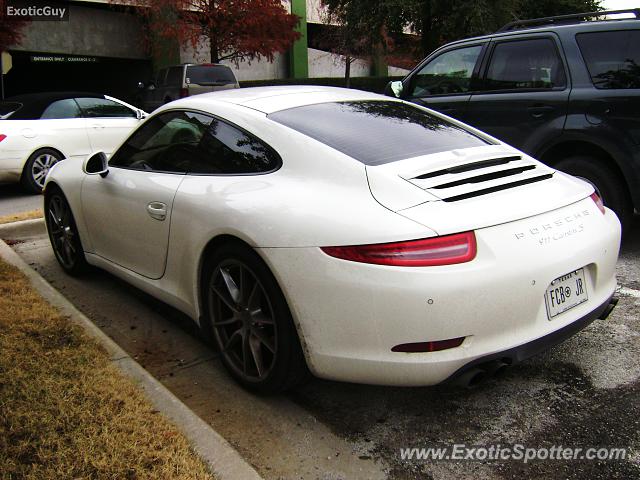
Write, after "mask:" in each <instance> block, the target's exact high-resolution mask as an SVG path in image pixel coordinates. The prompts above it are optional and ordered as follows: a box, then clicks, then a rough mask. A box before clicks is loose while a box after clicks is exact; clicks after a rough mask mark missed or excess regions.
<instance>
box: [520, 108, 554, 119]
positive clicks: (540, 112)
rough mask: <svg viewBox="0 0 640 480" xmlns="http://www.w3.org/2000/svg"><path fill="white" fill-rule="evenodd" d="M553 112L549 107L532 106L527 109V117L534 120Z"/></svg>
mask: <svg viewBox="0 0 640 480" xmlns="http://www.w3.org/2000/svg"><path fill="white" fill-rule="evenodd" d="M554 110H555V108H553V107H552V106H551V105H534V106H532V107H529V108H527V111H528V112H529V115H531V116H532V117H534V118H540V117H542V116H544V115H545V114H547V113H551V112H553V111H554Z"/></svg>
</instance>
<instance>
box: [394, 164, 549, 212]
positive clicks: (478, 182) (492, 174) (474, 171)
mask: <svg viewBox="0 0 640 480" xmlns="http://www.w3.org/2000/svg"><path fill="white" fill-rule="evenodd" d="M552 176H553V170H551V169H550V168H547V167H545V166H544V165H542V164H540V163H537V162H534V161H532V160H528V159H523V158H522V157H521V156H519V155H512V156H507V157H498V158H489V159H483V160H479V161H474V162H468V163H462V164H460V165H453V166H451V167H447V168H439V169H437V170H433V171H427V172H424V173H421V174H420V175H418V176H414V177H412V178H405V180H407V181H409V182H411V183H412V184H414V185H416V186H417V187H420V188H421V189H423V190H425V191H427V192H429V193H430V194H432V195H434V196H436V197H438V198H440V199H441V200H443V201H445V202H456V201H460V200H465V199H468V198H472V197H477V196H481V195H488V194H490V193H494V192H498V191H501V190H506V189H509V188H517V187H521V186H523V185H527V184H530V183H535V182H541V181H544V180H547V179H549V178H551V177H552Z"/></svg>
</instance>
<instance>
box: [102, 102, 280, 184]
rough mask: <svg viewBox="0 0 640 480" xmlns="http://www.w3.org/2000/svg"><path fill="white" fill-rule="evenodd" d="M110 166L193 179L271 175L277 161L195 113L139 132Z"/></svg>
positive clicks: (248, 139) (166, 117)
mask: <svg viewBox="0 0 640 480" xmlns="http://www.w3.org/2000/svg"><path fill="white" fill-rule="evenodd" d="M109 165H111V166H114V167H123V168H130V169H135V170H150V171H160V172H171V173H193V174H247V173H260V172H267V171H270V170H273V169H275V168H277V167H278V166H280V157H279V156H278V154H277V153H276V152H275V151H274V150H273V149H271V148H270V147H269V146H268V145H266V144H264V143H262V142H261V141H260V140H258V139H257V138H255V137H253V136H252V135H250V134H248V133H246V132H243V131H242V130H240V129H238V128H236V127H233V126H231V125H229V124H228V123H226V122H223V121H222V120H218V119H216V118H213V117H210V116H208V115H202V114H200V113H194V112H175V111H174V112H166V113H162V114H160V115H157V116H155V117H153V118H152V119H150V120H149V121H148V122H146V123H145V124H144V125H143V126H142V127H140V128H139V129H138V130H137V131H136V132H135V133H134V134H133V135H132V136H131V137H130V138H129V140H127V141H126V142H125V143H124V145H122V147H121V148H120V149H118V151H117V152H116V153H115V154H114V155H113V157H112V158H111V160H110V161H109Z"/></svg>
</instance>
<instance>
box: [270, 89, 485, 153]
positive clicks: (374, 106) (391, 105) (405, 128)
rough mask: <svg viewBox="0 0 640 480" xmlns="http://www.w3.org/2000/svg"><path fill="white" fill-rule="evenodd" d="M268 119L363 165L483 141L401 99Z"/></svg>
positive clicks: (310, 108) (323, 106)
mask: <svg viewBox="0 0 640 480" xmlns="http://www.w3.org/2000/svg"><path fill="white" fill-rule="evenodd" d="M269 118H270V119H271V120H274V121H276V122H278V123H281V124H282V125H286V126H287V127H290V128H292V129H294V130H297V131H298V132H300V133H303V134H305V135H307V136H309V137H311V138H314V139H315V140H318V141H320V142H322V143H324V144H326V145H329V146H330V147H332V148H334V149H336V150H338V151H340V152H342V153H344V154H346V155H349V156H350V157H352V158H355V159H356V160H358V161H360V162H362V163H364V164H365V165H381V164H384V163H390V162H395V161H397V160H403V159H406V158H412V157H418V156H420V155H428V154H431V153H438V152H444V151H447V150H454V149H458V148H468V147H481V146H484V145H487V144H488V142H487V141H486V140H484V139H482V138H480V137H478V136H477V135H474V134H473V133H471V132H468V131H467V130H465V129H463V128H461V127H458V126H457V125H454V124H453V123H450V122H448V121H446V120H443V119H440V118H438V117H436V116H435V115H431V114H430V113H428V112H426V111H424V110H422V109H420V108H417V107H414V106H412V105H409V104H406V103H400V102H387V101H379V100H364V101H353V102H332V103H320V104H317V105H305V106H303V107H295V108H290V109H287V110H281V111H279V112H275V113H272V114H270V115H269Z"/></svg>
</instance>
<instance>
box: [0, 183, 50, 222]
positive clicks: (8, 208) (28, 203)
mask: <svg viewBox="0 0 640 480" xmlns="http://www.w3.org/2000/svg"><path fill="white" fill-rule="evenodd" d="M36 208H42V195H32V194H30V193H27V192H25V191H24V190H23V189H22V187H21V186H20V185H0V217H3V216H5V215H11V214H13V213H20V212H28V211H29V210H35V209H36Z"/></svg>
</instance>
